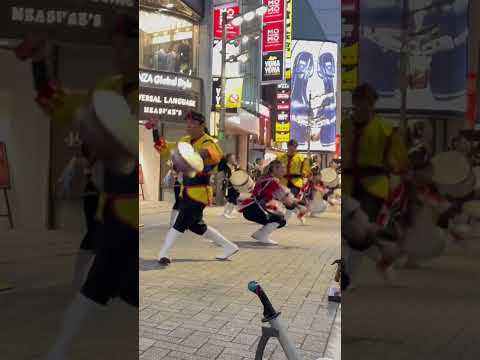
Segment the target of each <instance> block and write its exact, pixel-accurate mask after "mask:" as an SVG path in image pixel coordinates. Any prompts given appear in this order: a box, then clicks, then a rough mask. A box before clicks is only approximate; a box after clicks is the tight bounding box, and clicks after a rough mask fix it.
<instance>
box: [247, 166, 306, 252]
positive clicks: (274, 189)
mask: <svg viewBox="0 0 480 360" xmlns="http://www.w3.org/2000/svg"><path fill="white" fill-rule="evenodd" d="M285 173H286V169H285V166H284V165H283V164H282V162H281V161H280V160H273V161H272V162H271V163H270V164H269V165H268V166H267V167H266V169H265V172H264V176H261V177H260V178H259V179H258V180H257V182H256V184H255V188H254V189H253V191H252V194H251V196H250V198H248V199H246V200H244V201H243V202H242V204H241V205H240V207H239V211H240V212H241V213H243V217H244V218H245V219H247V220H249V221H253V222H256V223H257V224H261V225H263V227H262V228H260V230H258V231H257V232H255V233H254V234H252V238H254V239H255V240H257V241H258V242H260V243H264V244H270V245H277V244H278V243H277V242H275V241H273V240H271V239H270V238H269V237H270V235H271V234H272V233H273V232H274V231H275V230H276V229H280V228H282V227H284V226H285V225H286V223H287V222H286V220H285V216H284V215H282V214H281V213H279V212H278V208H277V206H276V203H277V202H281V203H283V205H285V207H286V208H287V209H289V210H290V211H291V210H294V209H296V208H300V209H303V207H301V206H300V205H299V204H298V201H299V200H297V199H295V198H294V197H293V196H292V194H291V193H290V192H289V191H288V189H287V188H286V187H284V186H282V185H281V183H280V179H282V178H283V177H284V176H285ZM302 211H305V209H303V210H302Z"/></svg>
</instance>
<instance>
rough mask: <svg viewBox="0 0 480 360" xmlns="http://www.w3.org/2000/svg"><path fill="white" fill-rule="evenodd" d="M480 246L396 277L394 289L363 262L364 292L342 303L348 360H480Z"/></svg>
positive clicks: (450, 252)
mask: <svg viewBox="0 0 480 360" xmlns="http://www.w3.org/2000/svg"><path fill="white" fill-rule="evenodd" d="M479 240H480V239H479V238H476V239H475V238H472V239H469V241H468V242H469V245H468V247H467V248H466V249H462V248H461V247H458V246H450V247H449V248H448V249H447V251H446V253H445V254H444V255H443V256H442V257H439V258H437V259H435V260H433V261H431V262H427V263H423V264H421V266H420V267H419V268H409V269H403V270H398V271H396V273H395V276H394V286H393V287H385V286H384V285H383V283H382V280H381V278H380V277H379V276H378V274H376V273H375V271H374V267H373V265H372V263H371V262H369V261H368V260H363V263H362V266H361V267H360V271H359V273H358V278H357V280H356V284H357V286H358V287H357V288H356V289H355V290H353V291H347V292H344V294H343V298H342V307H343V311H342V315H343V317H342V354H343V357H344V359H383V360H406V359H409V360H410V359H411V360H430V359H432V360H457V359H458V360H478V359H480V346H479V343H478V339H479V336H478V334H479V330H478V319H480V306H479V303H480V288H479V286H478V279H480V276H479V275H480V270H479V262H478V259H479V256H480V242H479Z"/></svg>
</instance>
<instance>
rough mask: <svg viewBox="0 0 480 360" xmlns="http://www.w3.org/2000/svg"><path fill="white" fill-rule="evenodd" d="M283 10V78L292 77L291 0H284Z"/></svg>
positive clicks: (288, 78)
mask: <svg viewBox="0 0 480 360" xmlns="http://www.w3.org/2000/svg"><path fill="white" fill-rule="evenodd" d="M286 1H287V2H286V12H285V14H286V15H285V79H287V80H290V79H291V78H292V63H291V62H292V24H293V0H286Z"/></svg>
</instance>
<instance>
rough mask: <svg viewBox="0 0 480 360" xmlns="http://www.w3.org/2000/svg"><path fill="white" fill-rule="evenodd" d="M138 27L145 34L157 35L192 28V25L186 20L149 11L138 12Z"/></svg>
mask: <svg viewBox="0 0 480 360" xmlns="http://www.w3.org/2000/svg"><path fill="white" fill-rule="evenodd" d="M139 20H140V21H139V27H140V29H141V30H142V31H143V32H146V33H157V32H162V31H168V30H169V31H171V30H176V29H181V28H186V27H192V24H191V23H190V22H188V21H186V20H182V19H179V18H177V17H174V16H171V15H170V16H169V15H166V14H163V13H158V12H156V13H153V12H149V11H143V10H141V11H140V19H139Z"/></svg>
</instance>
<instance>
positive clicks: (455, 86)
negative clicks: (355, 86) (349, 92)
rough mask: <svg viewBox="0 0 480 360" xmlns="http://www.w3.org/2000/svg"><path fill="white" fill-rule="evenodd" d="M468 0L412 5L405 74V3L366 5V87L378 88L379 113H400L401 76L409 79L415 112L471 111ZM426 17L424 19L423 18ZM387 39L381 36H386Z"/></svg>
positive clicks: (363, 49)
mask: <svg viewBox="0 0 480 360" xmlns="http://www.w3.org/2000/svg"><path fill="white" fill-rule="evenodd" d="M468 4H469V1H468V0H452V1H451V2H450V4H449V6H444V4H443V2H440V1H438V2H437V1H434V2H433V3H432V2H431V1H410V2H409V8H408V9H407V10H408V16H409V24H410V25H409V29H408V30H409V32H410V33H411V34H415V35H413V36H412V37H411V39H410V41H409V44H408V49H409V51H408V70H407V73H406V74H401V73H400V67H399V64H400V48H401V32H402V25H401V24H402V21H401V14H402V12H403V11H404V9H403V8H402V5H401V2H400V3H399V2H386V3H385V5H384V6H383V7H380V6H379V4H378V1H362V2H361V8H360V16H361V19H360V20H361V21H360V23H361V27H360V50H359V51H360V74H359V77H360V81H361V82H368V83H370V84H371V85H373V86H374V87H375V88H376V90H377V92H378V94H379V96H380V99H379V101H378V104H377V108H379V109H383V110H398V109H399V108H400V105H401V93H400V82H399V79H400V76H401V75H404V76H406V77H407V81H408V89H407V109H408V110H409V111H415V112H419V111H420V112H421V111H428V112H439V113H460V114H464V113H465V111H466V102H467V101H466V81H467V79H466V78H467V61H468V57H467V43H468V37H469V35H468V34H469V31H468ZM418 14H421V16H418ZM380 35H381V36H380Z"/></svg>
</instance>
